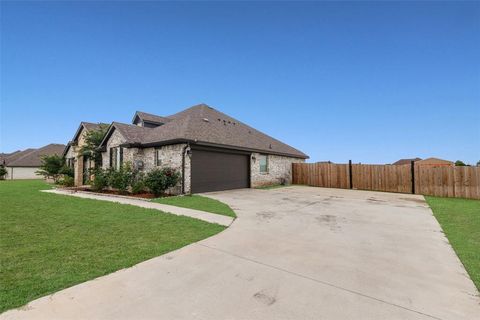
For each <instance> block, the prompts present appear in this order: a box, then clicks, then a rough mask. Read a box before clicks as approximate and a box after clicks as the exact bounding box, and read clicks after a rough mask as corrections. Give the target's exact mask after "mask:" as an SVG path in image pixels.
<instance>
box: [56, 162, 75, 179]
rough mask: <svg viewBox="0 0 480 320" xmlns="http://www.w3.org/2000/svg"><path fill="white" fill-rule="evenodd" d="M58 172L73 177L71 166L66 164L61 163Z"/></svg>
mask: <svg viewBox="0 0 480 320" xmlns="http://www.w3.org/2000/svg"><path fill="white" fill-rule="evenodd" d="M58 173H59V174H63V175H64V176H69V177H72V178H73V168H72V167H69V166H67V165H63V166H62V167H61V168H60V170H59V171H58Z"/></svg>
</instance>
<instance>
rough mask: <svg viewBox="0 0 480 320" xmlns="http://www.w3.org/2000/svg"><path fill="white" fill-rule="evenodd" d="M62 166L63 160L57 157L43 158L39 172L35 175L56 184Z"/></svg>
mask: <svg viewBox="0 0 480 320" xmlns="http://www.w3.org/2000/svg"><path fill="white" fill-rule="evenodd" d="M64 164H65V161H64V159H63V158H62V157H61V156H59V155H56V154H54V155H51V156H43V157H42V164H41V165H40V170H38V171H37V172H36V174H38V175H41V176H44V177H45V178H52V179H53V181H54V182H55V183H57V182H58V178H59V177H60V175H61V172H60V171H61V169H62V167H63V165H64Z"/></svg>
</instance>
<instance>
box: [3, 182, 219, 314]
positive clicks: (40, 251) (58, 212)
mask: <svg viewBox="0 0 480 320" xmlns="http://www.w3.org/2000/svg"><path fill="white" fill-rule="evenodd" d="M48 188H50V187H49V186H48V185H47V184H46V183H44V182H42V181H38V180H36V181H34V180H30V181H0V257H1V258H0V312H2V311H5V310H7V309H11V308H14V307H19V306H21V305H24V304H25V303H27V302H29V301H31V300H33V299H35V298H38V297H41V296H44V295H47V294H49V293H53V292H55V291H58V290H60V289H63V288H66V287H70V286H72V285H75V284H78V283H81V282H84V281H86V280H90V279H93V278H96V277H99V276H102V275H105V274H108V273H111V272H113V271H116V270H119V269H122V268H126V267H130V266H133V265H135V264H137V263H139V262H141V261H144V260H147V259H149V258H153V257H156V256H159V255H161V254H164V253H166V252H169V251H172V250H175V249H178V248H181V247H183V246H185V245H188V244H190V243H192V242H195V241H199V240H201V239H204V238H207V237H209V236H212V235H214V234H216V233H218V232H220V231H222V230H224V227H223V226H220V225H217V224H210V223H207V222H203V221H200V220H196V219H192V218H189V217H182V216H175V215H171V214H165V213H161V212H159V211H158V210H153V209H144V208H140V207H135V206H129V205H121V204H116V203H112V202H106V201H97V200H90V199H81V198H74V197H70V196H62V195H55V194H47V193H44V192H39V190H40V189H48Z"/></svg>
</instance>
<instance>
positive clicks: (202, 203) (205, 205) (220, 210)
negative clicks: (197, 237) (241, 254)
mask: <svg viewBox="0 0 480 320" xmlns="http://www.w3.org/2000/svg"><path fill="white" fill-rule="evenodd" d="M152 201H154V202H158V203H163V204H169V205H171V206H177V207H183V208H189V209H195V210H201V211H206V212H211V213H216V214H221V215H224V216H229V217H233V218H235V217H236V214H235V212H234V211H233V210H232V208H230V207H229V206H228V205H227V204H225V203H223V202H221V201H218V200H215V199H212V198H208V197H204V196H199V195H189V196H178V197H166V198H157V199H153V200H152Z"/></svg>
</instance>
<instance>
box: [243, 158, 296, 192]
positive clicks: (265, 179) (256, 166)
mask: <svg viewBox="0 0 480 320" xmlns="http://www.w3.org/2000/svg"><path fill="white" fill-rule="evenodd" d="M260 155H261V154H260V153H252V156H251V157H250V186H251V187H252V188H255V187H261V186H267V185H272V184H279V183H282V182H285V183H286V184H290V183H292V163H299V162H305V160H304V159H298V158H292V157H284V156H277V155H272V154H269V155H267V164H268V165H267V167H268V172H266V173H263V172H260V161H259V157H260Z"/></svg>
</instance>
